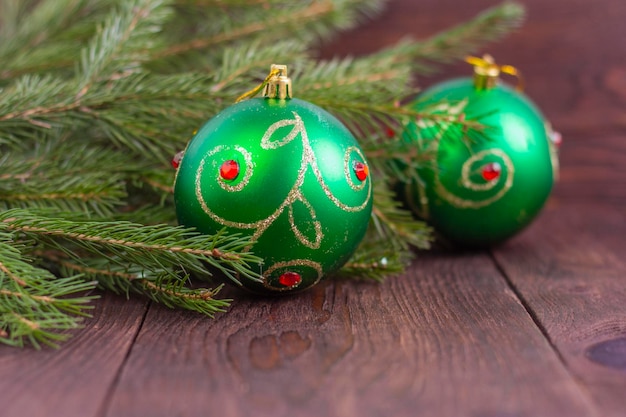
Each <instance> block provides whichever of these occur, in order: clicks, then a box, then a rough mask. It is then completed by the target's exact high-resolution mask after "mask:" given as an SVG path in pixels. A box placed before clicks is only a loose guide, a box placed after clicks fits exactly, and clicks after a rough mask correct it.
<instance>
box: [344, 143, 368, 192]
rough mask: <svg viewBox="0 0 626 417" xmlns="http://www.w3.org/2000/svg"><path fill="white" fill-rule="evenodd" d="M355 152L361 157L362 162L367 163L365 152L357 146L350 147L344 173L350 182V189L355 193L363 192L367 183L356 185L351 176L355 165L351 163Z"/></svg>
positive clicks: (347, 151) (345, 160) (346, 154)
mask: <svg viewBox="0 0 626 417" xmlns="http://www.w3.org/2000/svg"><path fill="white" fill-rule="evenodd" d="M353 152H354V153H356V154H357V155H359V157H360V158H361V160H362V161H365V155H363V152H361V150H360V149H359V148H357V147H356V146H350V147H349V148H348V149H346V153H345V156H344V158H343V173H344V175H345V176H346V179H347V180H348V185H349V186H350V188H352V189H353V190H354V191H361V190H362V189H363V188H364V187H365V185H366V182H365V181H362V182H360V183H359V184H355V183H354V181H352V176H351V175H350V172H351V171H352V170H353V165H352V164H351V163H350V162H351V161H352V153H353Z"/></svg>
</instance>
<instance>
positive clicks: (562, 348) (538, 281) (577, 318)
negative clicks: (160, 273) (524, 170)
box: [0, 0, 626, 417]
mask: <svg viewBox="0 0 626 417" xmlns="http://www.w3.org/2000/svg"><path fill="white" fill-rule="evenodd" d="M494 4H496V2H494V1H488V0H466V1H461V0H392V1H390V3H389V7H388V10H387V11H386V12H385V13H384V14H383V15H382V16H380V17H379V18H378V19H377V20H376V21H374V22H371V23H369V24H367V25H365V26H363V27H362V28H360V29H359V30H357V31H354V32H350V33H345V34H344V35H342V36H341V37H339V38H338V39H337V40H336V41H334V42H332V43H330V44H327V45H325V46H324V47H323V48H322V51H321V54H322V56H325V57H328V56H331V55H335V54H339V55H346V54H352V55H358V54H362V53H366V52H370V51H374V50H376V49H377V48H380V47H383V46H386V45H389V44H392V43H393V42H395V41H397V40H398V39H400V38H402V37H405V36H407V35H411V36H414V37H426V36H428V35H431V34H433V33H435V32H437V31H439V30H443V29H445V28H447V27H449V26H451V25H454V24H457V23H461V22H463V21H465V20H467V19H468V18H469V17H470V16H472V15H474V14H476V13H478V12H479V11H480V10H482V9H484V8H486V7H488V6H491V5H494ZM525 4H526V5H527V6H528V9H529V17H528V22H527V24H526V25H525V26H524V27H523V29H522V30H520V31H519V32H518V33H516V34H514V35H513V36H511V37H509V38H508V39H506V40H505V41H503V42H501V43H499V44H497V45H494V46H493V47H491V48H489V50H488V51H489V52H490V53H492V54H493V55H494V56H496V57H497V59H498V60H499V62H502V63H508V64H512V65H515V66H517V67H519V68H521V69H522V70H523V71H524V74H525V75H526V79H527V89H526V91H527V93H528V94H529V95H530V96H531V97H532V98H533V99H534V101H535V102H536V103H537V104H538V105H539V106H540V107H541V108H542V109H543V111H544V113H545V114H546V115H547V116H548V118H549V119H551V121H552V122H553V125H554V126H555V127H556V128H557V129H558V130H559V131H561V132H562V133H563V136H564V144H563V146H562V148H561V163H562V171H561V182H560V183H559V184H558V186H557V188H556V190H555V193H554V195H553V197H552V198H551V200H550V202H549V204H548V207H547V208H546V210H544V212H543V213H542V214H541V216H540V217H539V218H538V219H537V221H536V222H535V223H534V224H533V225H532V226H531V227H530V228H529V229H528V230H526V231H525V232H523V233H522V234H521V235H519V236H518V237H516V238H515V239H513V240H511V241H510V242H508V243H506V244H504V245H503V246H501V247H499V248H497V249H494V250H493V251H484V252H473V253H466V252H438V253H434V252H431V253H425V254H421V255H420V256H419V258H418V259H417V260H416V261H415V263H414V265H413V267H412V268H411V269H410V271H408V272H407V273H406V274H405V275H403V276H399V277H395V278H391V279H389V280H388V281H387V282H385V283H384V284H382V285H376V284H368V283H358V282H326V283H323V284H321V285H320V286H318V287H316V288H315V289H314V290H312V291H310V292H307V293H305V294H302V295H298V296H296V297H292V298H286V299H257V298H248V297H246V296H241V295H237V302H236V303H235V304H234V306H233V307H232V309H231V310H230V311H229V312H228V313H227V314H224V315H221V316H220V317H219V318H218V319H216V320H209V319H206V318H204V317H201V316H199V315H197V314H193V313H188V312H183V311H172V310H169V309H167V308H164V307H162V306H158V305H154V304H150V303H147V302H145V301H143V300H139V299H131V300H130V301H126V300H125V299H123V298H121V297H116V296H111V295H105V296H104V297H103V298H102V299H101V300H100V301H99V302H98V303H97V304H96V309H95V316H94V317H93V318H92V319H90V320H88V321H87V325H86V327H85V328H84V329H82V330H81V331H79V332H77V334H76V336H75V337H74V338H73V339H72V340H71V341H70V342H69V343H67V344H65V345H64V347H63V348H62V349H61V350H58V351H53V350H43V351H35V350H30V349H26V350H18V349H11V348H6V347H0V416H2V417H9V416H10V417H13V416H20V417H21V416H30V417H39V416H55V417H56V416H59V417H60V416H63V417H122V416H128V417H130V416H133V417H135V416H168V417H173V416H273V417H280V416H429V417H431V416H432V417H438V416H450V417H462V416H467V417H526V416H528V417H531V416H532V417H537V416H568V417H577V416H581V417H583V416H601V417H621V416H626V278H625V275H626V215H625V213H624V209H623V206H624V204H625V203H626V137H625V136H626V135H625V131H626V2H624V1H623V0H595V1H588V0H550V1H546V0H527V1H526V2H525ZM466 71H467V68H466V67H465V66H464V65H453V66H450V67H446V69H445V72H444V73H443V74H441V75H438V78H432V79H422V80H420V82H421V83H422V84H423V85H428V84H429V83H431V82H434V81H435V80H437V79H441V78H446V77H450V76H453V75H460V74H465V73H466Z"/></svg>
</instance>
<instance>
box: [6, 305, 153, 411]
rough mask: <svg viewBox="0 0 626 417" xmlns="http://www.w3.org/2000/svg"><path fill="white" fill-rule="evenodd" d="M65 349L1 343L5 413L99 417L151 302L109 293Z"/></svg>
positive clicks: (66, 344)
mask: <svg viewBox="0 0 626 417" xmlns="http://www.w3.org/2000/svg"><path fill="white" fill-rule="evenodd" d="M95 307H96V308H95V310H94V312H93V317H92V318H89V319H86V321H85V327H84V328H82V329H81V330H79V331H76V332H75V335H74V337H73V338H72V339H70V341H68V342H66V343H65V344H64V345H63V347H62V348H61V349H59V350H53V349H43V350H41V351H37V350H34V349H28V348H27V349H15V348H10V347H8V346H0V393H1V394H0V398H2V401H1V405H0V415H2V417H24V416H28V417H49V416H59V417H61V416H62V417H92V416H93V417H95V416H97V415H98V414H99V412H100V409H101V408H102V407H103V405H104V404H105V403H106V400H107V396H108V394H109V392H110V389H111V386H112V384H113V383H114V381H115V379H116V377H117V375H118V372H119V369H120V367H121V366H122V364H123V362H124V359H125V358H126V355H127V353H128V350H129V349H130V346H131V344H132V341H133V339H134V337H135V336H136V334H137V331H138V329H139V326H140V323H141V321H142V318H143V316H144V312H145V308H146V303H145V302H143V301H138V300H130V301H127V300H126V299H125V298H124V297H120V296H115V295H111V294H107V295H105V296H104V297H103V298H102V299H101V300H98V302H97V303H96V304H95Z"/></svg>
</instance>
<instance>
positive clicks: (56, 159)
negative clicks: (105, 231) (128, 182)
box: [0, 137, 146, 216]
mask: <svg viewBox="0 0 626 417" xmlns="http://www.w3.org/2000/svg"><path fill="white" fill-rule="evenodd" d="M145 167H146V165H145V163H143V162H141V161H139V162H137V161H134V160H133V159H132V158H130V157H128V156H127V155H119V154H118V153H117V152H114V151H112V150H111V149H107V148H102V147H99V146H88V145H87V144H79V145H76V144H75V143H72V142H71V141H70V140H69V137H65V138H60V139H56V140H49V141H43V143H38V144H37V145H36V147H35V149H34V150H29V151H23V152H18V151H12V152H6V153H5V154H4V155H3V156H2V157H1V158H0V207H2V208H3V209H5V210H6V209H9V208H18V207H20V208H46V207H50V208H56V209H58V210H61V211H72V212H85V213H93V214H96V215H99V216H109V215H111V214H112V213H113V211H114V208H115V207H116V206H120V205H122V204H123V199H124V198H125V197H126V190H125V183H124V172H125V171H126V172H129V173H130V172H134V171H135V170H136V171H138V172H140V171H142V170H143V169H145Z"/></svg>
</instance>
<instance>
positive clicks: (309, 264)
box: [263, 259, 323, 292]
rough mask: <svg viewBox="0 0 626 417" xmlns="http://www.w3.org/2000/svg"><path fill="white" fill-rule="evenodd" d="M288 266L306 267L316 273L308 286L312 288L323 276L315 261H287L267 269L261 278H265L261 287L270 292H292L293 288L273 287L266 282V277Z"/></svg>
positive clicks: (320, 267)
mask: <svg viewBox="0 0 626 417" xmlns="http://www.w3.org/2000/svg"><path fill="white" fill-rule="evenodd" d="M290 266H298V267H303V266H304V267H308V268H311V269H313V270H314V271H315V272H316V273H317V276H316V278H315V281H314V282H313V283H312V284H310V285H309V286H313V285H315V284H317V283H318V282H320V280H321V279H322V276H323V271H322V266H321V265H320V264H319V263H317V262H315V261H311V260H309V259H294V260H292V261H287V262H276V263H275V264H274V265H272V266H271V267H270V268H268V269H267V270H266V271H264V272H263V277H264V278H265V279H264V280H263V286H264V287H265V288H268V289H270V290H274V291H281V292H282V291H289V290H293V289H294V288H292V287H283V286H280V287H277V286H273V285H271V284H270V283H269V282H267V277H268V276H270V275H271V274H272V273H274V272H275V271H276V270H278V269H281V268H285V269H287V268H289V267H290Z"/></svg>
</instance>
